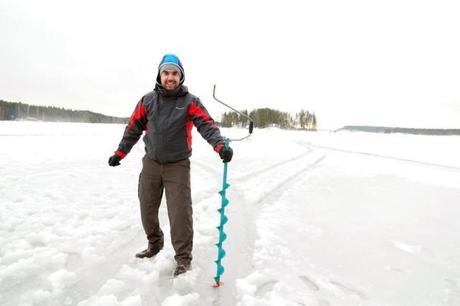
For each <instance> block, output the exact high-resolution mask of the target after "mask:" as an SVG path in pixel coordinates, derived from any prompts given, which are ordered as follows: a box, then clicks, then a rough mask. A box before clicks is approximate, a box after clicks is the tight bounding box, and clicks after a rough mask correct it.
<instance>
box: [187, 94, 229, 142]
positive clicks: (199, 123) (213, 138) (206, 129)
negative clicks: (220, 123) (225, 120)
mask: <svg viewBox="0 0 460 306" xmlns="http://www.w3.org/2000/svg"><path fill="white" fill-rule="evenodd" d="M188 116H189V118H190V119H191V120H192V122H193V124H194V125H195V127H196V129H197V130H198V132H199V133H200V134H201V136H202V137H203V138H204V139H205V140H206V141H207V142H208V143H209V144H210V145H211V146H212V147H213V148H214V149H216V147H219V148H220V146H218V145H219V144H223V143H224V138H223V137H222V136H221V135H220V130H219V128H218V127H217V126H216V124H215V123H214V120H213V119H212V118H211V116H210V115H209V113H208V111H207V110H206V108H205V107H204V106H203V104H202V103H201V101H200V99H198V98H196V99H195V100H193V102H192V103H191V105H190V107H189V109H188Z"/></svg>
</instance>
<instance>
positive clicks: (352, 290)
mask: <svg viewBox="0 0 460 306" xmlns="http://www.w3.org/2000/svg"><path fill="white" fill-rule="evenodd" d="M329 282H330V283H331V284H332V285H334V286H336V287H337V288H339V289H340V290H341V291H343V292H344V293H345V294H348V295H356V296H358V297H360V298H362V299H364V300H365V299H367V297H366V295H365V294H364V293H362V292H361V291H360V290H358V289H355V288H353V287H351V286H350V285H345V284H342V283H341V282H339V281H335V280H330V281H329Z"/></svg>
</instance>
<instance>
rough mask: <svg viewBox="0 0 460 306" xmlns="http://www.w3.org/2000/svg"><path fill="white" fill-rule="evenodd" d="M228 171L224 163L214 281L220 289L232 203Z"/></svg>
mask: <svg viewBox="0 0 460 306" xmlns="http://www.w3.org/2000/svg"><path fill="white" fill-rule="evenodd" d="M229 143H230V139H228V138H226V139H225V144H224V145H225V147H226V148H228V147H229ZM227 169H228V163H224V174H223V180H222V190H221V191H219V194H220V195H221V197H222V201H221V207H220V208H219V209H218V210H217V211H218V212H219V213H220V224H219V226H218V227H217V229H218V230H219V240H218V241H217V243H216V246H217V260H215V263H216V265H217V270H216V277H214V280H215V281H216V284H215V286H214V287H220V285H221V282H220V276H221V275H222V274H223V273H224V266H223V264H222V259H223V258H224V257H225V250H224V248H223V243H224V241H225V240H226V239H227V234H226V233H225V232H224V225H225V223H227V221H228V217H227V216H226V215H225V207H227V206H228V204H229V203H230V201H229V200H228V199H227V194H226V193H227V189H228V188H229V187H230V185H229V184H228V183H227Z"/></svg>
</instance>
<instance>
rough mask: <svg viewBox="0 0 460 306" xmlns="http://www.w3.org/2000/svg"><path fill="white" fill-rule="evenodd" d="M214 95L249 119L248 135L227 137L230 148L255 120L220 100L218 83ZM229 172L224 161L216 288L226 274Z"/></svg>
mask: <svg viewBox="0 0 460 306" xmlns="http://www.w3.org/2000/svg"><path fill="white" fill-rule="evenodd" d="M212 95H213V97H214V99H215V100H216V101H217V102H219V103H220V104H223V105H225V106H226V107H228V108H230V109H231V110H233V111H235V112H237V113H238V114H240V115H242V116H244V117H246V118H248V119H249V135H247V136H246V137H243V138H240V139H229V138H225V143H224V146H225V147H226V148H228V147H229V144H230V142H231V141H240V140H243V139H246V138H248V137H249V136H251V134H252V130H253V127H254V123H253V120H252V119H251V117H249V116H247V115H246V114H243V113H241V112H239V111H237V110H236V109H234V108H233V107H231V106H228V105H227V104H225V103H224V102H222V101H220V100H218V99H217V98H216V85H214V89H213V93H212ZM227 172H228V163H224V173H223V179H222V190H221V191H219V194H220V195H221V198H222V200H221V207H220V208H219V209H218V210H217V211H218V212H219V214H220V224H219V226H218V227H217V229H218V230H219V240H218V241H217V243H216V246H217V259H216V260H215V263H216V265H217V270H216V276H215V277H214V281H215V282H216V283H215V284H214V286H213V287H215V288H218V287H220V286H221V285H222V283H221V281H220V277H221V275H222V274H224V266H223V264H222V259H223V258H224V257H225V250H224V248H223V243H224V241H225V240H226V239H227V234H226V233H225V232H224V225H225V224H226V223H227V222H228V217H227V216H226V215H225V207H227V206H228V204H229V203H230V201H229V200H228V199H227V189H228V188H229V187H230V184H228V183H227Z"/></svg>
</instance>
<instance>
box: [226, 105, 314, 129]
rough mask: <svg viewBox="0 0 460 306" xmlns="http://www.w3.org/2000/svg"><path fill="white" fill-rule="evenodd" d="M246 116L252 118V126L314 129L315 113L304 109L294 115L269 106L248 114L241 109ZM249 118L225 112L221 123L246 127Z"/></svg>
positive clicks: (228, 125) (227, 125)
mask: <svg viewBox="0 0 460 306" xmlns="http://www.w3.org/2000/svg"><path fill="white" fill-rule="evenodd" d="M241 113H243V114H245V115H246V116H247V115H249V117H251V118H252V119H253V120H254V126H255V127H258V128H266V127H270V126H276V127H280V128H282V129H303V130H313V131H316V127H317V121H316V115H315V114H314V113H310V112H309V111H306V110H301V111H300V112H298V113H296V114H295V116H294V117H292V115H291V114H289V113H286V112H281V111H278V110H274V109H270V108H258V109H255V110H253V111H251V112H250V113H249V114H248V111H247V110H243V111H241ZM248 124H249V120H248V119H247V118H246V117H245V116H242V115H240V114H238V113H237V112H226V113H223V114H222V120H221V125H222V126H223V127H233V126H240V127H246V126H247V125H248Z"/></svg>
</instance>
